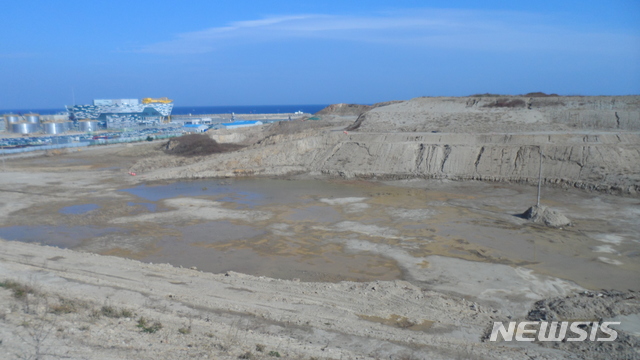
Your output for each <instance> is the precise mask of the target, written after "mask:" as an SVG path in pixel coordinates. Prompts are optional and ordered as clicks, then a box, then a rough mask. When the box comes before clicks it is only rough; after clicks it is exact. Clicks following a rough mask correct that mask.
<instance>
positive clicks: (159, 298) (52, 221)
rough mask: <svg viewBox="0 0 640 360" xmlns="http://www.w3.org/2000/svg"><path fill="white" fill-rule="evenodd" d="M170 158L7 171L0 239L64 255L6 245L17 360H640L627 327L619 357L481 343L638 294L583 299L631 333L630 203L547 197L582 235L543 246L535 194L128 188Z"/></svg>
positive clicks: (474, 188)
mask: <svg viewBox="0 0 640 360" xmlns="http://www.w3.org/2000/svg"><path fill="white" fill-rule="evenodd" d="M159 145H160V144H157V143H151V144H137V145H127V146H122V145H119V146H108V147H99V148H89V149H82V150H81V151H75V150H74V151H70V152H68V153H65V154H58V155H52V154H50V155H51V156H45V155H43V154H34V155H33V156H21V157H11V158H6V159H5V163H4V168H3V169H2V173H1V175H2V176H0V229H5V236H3V237H5V238H7V236H6V234H8V235H14V236H16V238H20V239H22V240H23V241H31V242H36V243H45V244H49V245H53V246H40V245H36V244H30V243H26V242H21V241H4V240H3V241H0V260H1V261H0V282H1V283H0V299H1V301H0V322H2V324H3V326H2V327H0V340H1V341H2V342H1V344H0V353H2V354H5V355H6V358H30V357H31V358H38V357H40V358H61V357H65V358H73V359H75V358H77V359H80V358H101V359H102V358H113V359H122V358H131V359H133V358H136V359H141V358H143V359H144V358H149V359H151V358H193V357H198V358H228V359H232V358H233V359H237V358H273V357H283V358H292V359H299V358H306V359H313V358H316V359H321V358H330V359H356V358H358V359H363V358H366V359H381V358H393V359H423V358H429V359H496V358H498V359H515V358H536V359H565V358H576V359H579V358H607V357H603V356H605V355H609V356H611V354H612V352H611V351H615V352H614V353H613V354H615V355H616V356H618V355H620V356H619V357H618V358H630V359H631V358H638V356H639V355H638V353H637V352H636V350H634V348H635V345H636V344H637V340H633V339H635V338H634V336H637V335H633V334H634V333H633V330H620V333H621V334H624V336H620V341H619V342H616V343H615V344H614V345H615V346H614V348H613V350H612V349H611V348H607V347H595V348H593V347H592V345H593V344H587V345H584V346H582V345H580V344H579V343H576V346H575V347H566V346H563V345H562V344H556V345H555V346H554V345H551V346H549V345H548V344H545V346H541V345H540V344H537V343H533V344H523V343H511V344H507V345H505V343H490V342H486V341H482V339H483V336H484V334H485V332H486V329H487V327H490V326H491V324H492V322H493V321H494V320H502V319H525V318H526V317H527V316H528V314H529V312H530V311H531V310H532V309H534V308H536V305H535V303H536V302H538V301H540V300H543V299H565V298H572V297H575V296H576V294H583V293H584V294H587V293H590V294H599V293H598V292H595V293H594V292H593V291H597V290H598V289H601V288H609V289H615V290H619V291H621V292H622V293H623V294H625V295H624V296H618V297H614V296H604V297H605V298H606V299H609V300H608V301H609V303H605V304H604V305H603V304H602V298H603V296H592V297H588V296H585V297H584V298H581V300H580V302H579V306H580V307H581V308H583V309H585V311H586V313H587V315H584V314H582V315H581V316H586V317H590V318H593V319H594V320H602V319H605V318H615V317H617V316H619V317H627V318H628V319H631V320H629V322H633V320H632V319H633V316H634V314H637V313H638V312H639V310H638V309H639V305H638V303H639V300H638V298H637V297H636V295H634V294H635V293H633V292H628V291H627V290H628V289H632V290H635V291H637V290H639V289H638V286H637V285H638V283H637V281H636V279H637V276H636V275H637V274H638V271H639V270H638V263H637V256H638V248H637V246H638V239H639V238H640V237H639V233H638V231H639V230H638V224H637V216H635V215H634V214H637V211H638V202H637V198H633V197H631V198H626V197H616V196H611V195H606V194H596V195H594V194H592V193H586V192H580V191H578V190H571V191H567V190H562V189H547V190H546V191H547V193H546V194H547V201H548V205H550V206H554V207H556V208H561V209H562V210H563V211H564V212H565V213H567V214H568V215H569V216H570V217H571V218H572V220H573V221H574V226H573V227H570V228H567V229H546V228H542V227H539V226H535V225H530V224H527V223H526V222H525V221H524V220H522V219H520V218H518V217H516V216H513V215H514V214H516V213H517V212H521V211H524V210H525V208H526V206H525V207H524V208H521V207H520V203H523V202H528V201H529V199H532V198H533V196H534V194H535V189H534V188H532V187H527V186H519V185H509V184H491V183H480V182H472V183H452V182H446V181H445V182H443V181H435V182H434V181H425V180H396V181H391V182H387V183H381V182H369V181H359V180H348V181H345V180H331V181H327V180H326V179H313V178H310V177H309V176H298V177H289V178H288V179H289V180H286V179H276V180H271V179H262V180H264V181H262V180H261V179H238V180H232V179H215V180H208V184H209V185H202V184H201V183H199V182H193V181H191V182H185V183H175V182H153V183H147V181H146V180H147V179H146V173H145V172H144V171H142V172H138V173H137V174H136V176H131V175H130V174H129V172H130V170H131V168H132V167H133V166H134V164H136V163H137V162H138V161H140V160H141V159H145V160H146V161H149V162H152V161H154V159H158V161H161V162H162V164H163V166H181V165H183V164H190V163H195V162H198V161H200V159H198V158H197V157H191V158H181V157H168V155H166V154H164V153H163V152H162V151H161V150H160V149H159ZM160 159H162V160H160ZM169 159H170V160H169ZM168 161H169V162H170V163H169V164H168V165H167V162H168ZM202 181H204V180H202ZM287 182H288V183H287ZM283 184H284V185H283ZM256 187H258V188H260V187H262V188H263V189H266V190H264V193H267V194H275V195H274V197H275V198H276V199H275V200H274V199H270V198H266V199H265V198H261V197H257V198H254V197H252V196H253V195H252V194H254V192H255V189H256ZM205 188H206V189H205ZM219 188H224V189H226V190H224V191H222V192H215V190H216V189H219ZM132 189H135V190H132ZM125 190H126V191H125ZM136 191H138V192H136ZM233 194H236V195H233ZM300 194H307V196H299V195H300ZM153 196H157V198H154V197H153ZM276 200H277V201H276ZM527 204H528V203H527ZM528 205H531V204H528ZM602 214H607V215H606V216H603V215H602ZM212 223H213V224H215V225H216V226H218V228H217V229H218V230H217V233H216V236H217V238H216V240H215V241H213V242H204V241H203V240H198V239H202V238H206V237H207V236H209V235H208V232H210V230H209V229H210V228H208V227H207V226H208V225H207V224H212ZM7 229H9V230H7ZM24 234H29V236H32V238H31V240H28V239H27V240H25V238H26V237H25V236H24ZM193 239H196V240H193ZM66 248H70V249H75V250H70V249H66ZM183 251H186V252H185V253H183V254H182V255H180V252H183ZM189 251H190V252H189ZM167 253H172V254H177V256H176V257H174V258H171V262H172V264H173V265H169V264H165V263H167V262H170V261H169V260H168V259H170V258H168V257H167V256H164V255H163V256H160V255H162V254H165V255H166V254H167ZM98 254H101V255H98ZM159 254H160V255H159ZM199 254H201V255H202V256H204V255H206V254H210V255H211V254H218V255H217V256H218V257H217V258H215V257H214V258H211V257H210V258H205V259H204V260H202V261H200V262H196V261H195V260H196V259H197V258H198V255H199ZM211 256H213V255H211ZM138 260H142V261H138ZM150 262H151V263H150ZM203 270H205V271H203ZM587 289H590V290H592V292H587V293H585V291H587ZM613 304H615V306H613ZM575 306H578V305H575ZM603 306H604V307H605V308H608V309H610V311H609V312H608V313H602V312H599V310H597V309H601V308H602V307H603ZM592 308H593V311H591V310H589V309H592ZM590 311H591V312H590ZM559 314H560V315H558V316H557V317H558V318H563V317H564V319H568V320H570V319H571V316H574V315H573V314H572V313H571V312H566V311H565V312H559ZM627 318H625V319H627ZM609 358H611V357H609Z"/></svg>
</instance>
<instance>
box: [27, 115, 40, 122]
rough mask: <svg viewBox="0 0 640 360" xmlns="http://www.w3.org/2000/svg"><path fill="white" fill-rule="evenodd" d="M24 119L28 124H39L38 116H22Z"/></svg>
mask: <svg viewBox="0 0 640 360" xmlns="http://www.w3.org/2000/svg"><path fill="white" fill-rule="evenodd" d="M24 119H25V120H26V121H27V122H28V123H32V124H40V114H24Z"/></svg>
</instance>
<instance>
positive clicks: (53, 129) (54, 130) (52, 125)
mask: <svg viewBox="0 0 640 360" xmlns="http://www.w3.org/2000/svg"><path fill="white" fill-rule="evenodd" d="M42 125H43V126H44V132H45V134H52V135H53V134H62V133H64V132H66V131H67V130H68V128H67V126H68V125H67V124H66V123H64V122H46V123H43V124H42Z"/></svg>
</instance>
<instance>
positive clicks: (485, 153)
mask: <svg viewBox="0 0 640 360" xmlns="http://www.w3.org/2000/svg"><path fill="white" fill-rule="evenodd" d="M353 120H355V117H353ZM350 121H351V120H350ZM356 123H358V124H359V126H357V127H356V130H355V131H348V132H346V133H344V132H343V131H342V129H343V128H339V129H338V128H336V127H335V126H334V127H333V128H331V129H329V128H325V129H307V130H304V131H300V132H297V133H293V134H280V135H270V136H267V137H266V138H264V139H263V140H261V141H259V142H257V143H255V144H254V145H251V146H249V147H247V148H245V149H243V150H241V151H238V152H234V153H227V154H218V155H215V156H213V157H211V158H207V159H204V160H203V161H199V162H196V163H193V164H190V165H186V166H182V167H178V168H170V169H161V170H157V171H155V172H153V173H150V174H149V176H148V178H150V179H175V178H199V177H219V176H253V175H268V176H274V175H275V176H282V175H291V174H298V173H309V174H312V175H313V174H324V175H330V176H341V177H346V178H353V177H361V178H383V179H396V178H397V179H400V178H412V177H417V178H435V179H451V180H488V181H510V182H525V183H537V181H538V172H539V166H540V157H541V156H542V161H543V165H542V177H543V179H544V182H546V183H551V184H558V185H562V186H574V187H578V188H583V189H589V190H599V191H611V192H618V193H623V194H636V193H637V192H638V191H640V131H638V130H639V129H640V97H638V96H627V97H543V98H526V97H507V98H500V97H468V98H417V99H412V100H409V101H405V102H398V103H390V104H389V105H383V106H378V107H374V108H372V109H371V110H368V111H367V112H365V113H364V114H362V115H361V116H360V118H358V121H357V122H356ZM314 124H317V123H315V122H314ZM265 131H266V132H268V129H266V130H265ZM226 136H227V137H228V136H229V135H226ZM217 139H218V140H223V141H224V139H222V137H217ZM137 166H138V167H139V168H137V170H138V171H145V170H147V169H145V168H144V162H141V163H140V164H138V165H137ZM148 170H151V169H148Z"/></svg>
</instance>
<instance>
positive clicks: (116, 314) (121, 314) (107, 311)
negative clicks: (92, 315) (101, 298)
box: [100, 305, 134, 319]
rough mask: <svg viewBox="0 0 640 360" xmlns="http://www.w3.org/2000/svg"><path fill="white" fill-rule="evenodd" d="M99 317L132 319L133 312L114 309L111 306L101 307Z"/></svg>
mask: <svg viewBox="0 0 640 360" xmlns="http://www.w3.org/2000/svg"><path fill="white" fill-rule="evenodd" d="M100 315H103V316H106V317H108V318H113V319H118V318H131V317H133V315H134V314H133V312H132V311H131V310H127V309H120V310H118V309H116V308H114V307H113V306H107V305H105V306H103V307H102V308H100Z"/></svg>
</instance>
